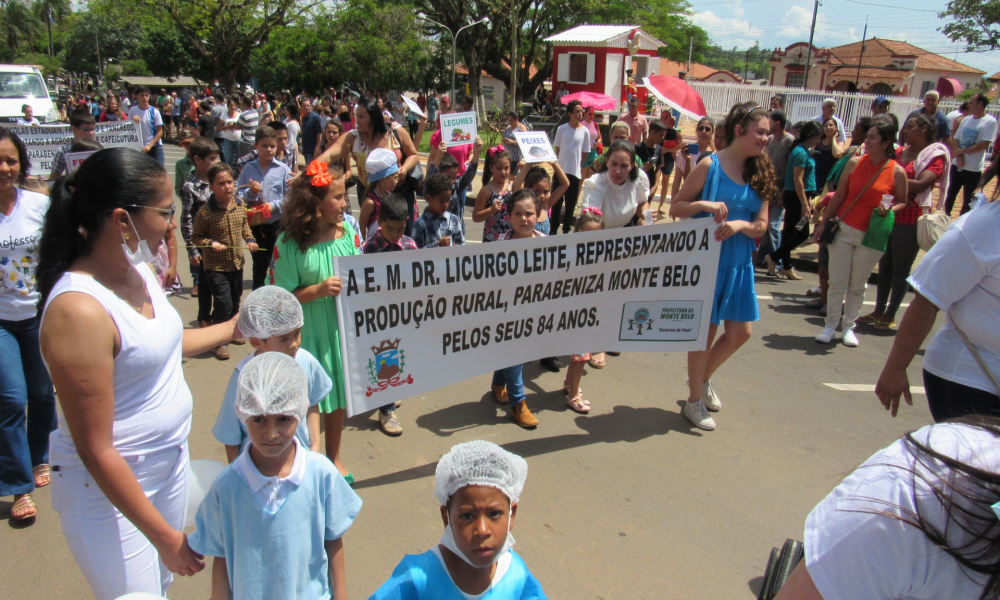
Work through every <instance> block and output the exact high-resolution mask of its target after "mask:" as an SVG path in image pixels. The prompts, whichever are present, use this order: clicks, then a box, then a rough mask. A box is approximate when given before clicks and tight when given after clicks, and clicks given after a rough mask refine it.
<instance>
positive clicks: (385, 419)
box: [378, 410, 403, 437]
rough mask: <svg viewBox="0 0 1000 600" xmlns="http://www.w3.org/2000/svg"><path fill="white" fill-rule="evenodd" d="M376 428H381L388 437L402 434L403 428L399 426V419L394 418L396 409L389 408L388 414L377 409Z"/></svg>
mask: <svg viewBox="0 0 1000 600" xmlns="http://www.w3.org/2000/svg"><path fill="white" fill-rule="evenodd" d="M378 428H379V429H381V430H382V433H384V434H386V435H388V436H390V437H396V436H399V435H403V428H402V427H400V426H399V419H397V418H396V411H394V410H390V411H389V414H385V413H383V412H382V411H379V413H378Z"/></svg>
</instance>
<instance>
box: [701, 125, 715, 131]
mask: <svg viewBox="0 0 1000 600" xmlns="http://www.w3.org/2000/svg"><path fill="white" fill-rule="evenodd" d="M698 131H701V132H703V133H712V128H711V127H709V126H707V125H702V126H701V127H699V128H698Z"/></svg>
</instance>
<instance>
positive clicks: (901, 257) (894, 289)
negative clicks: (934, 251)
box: [875, 223, 920, 321]
mask: <svg viewBox="0 0 1000 600" xmlns="http://www.w3.org/2000/svg"><path fill="white" fill-rule="evenodd" d="M919 250H920V246H918V245H917V226H916V225H902V224H900V223H896V224H895V225H894V226H893V228H892V233H891V234H890V235H889V245H888V246H887V247H886V249H885V254H883V255H882V258H881V259H879V261H878V295H877V296H876V301H875V312H877V313H879V314H883V315H885V316H887V317H889V320H890V321H891V320H893V318H894V317H895V316H896V311H897V310H899V305H900V304H901V303H902V302H903V296H905V295H906V287H907V283H906V278H907V277H909V276H910V269H911V268H913V261H914V260H916V258H917V252H918V251H919ZM886 303H888V308H886Z"/></svg>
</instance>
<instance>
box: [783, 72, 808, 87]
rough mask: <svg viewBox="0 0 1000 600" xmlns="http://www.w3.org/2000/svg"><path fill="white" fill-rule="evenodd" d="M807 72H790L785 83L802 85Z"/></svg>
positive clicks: (793, 85)
mask: <svg viewBox="0 0 1000 600" xmlns="http://www.w3.org/2000/svg"><path fill="white" fill-rule="evenodd" d="M805 77H806V75H805V73H789V74H788V79H787V80H786V81H785V85H787V86H788V87H802V84H803V83H804V82H805Z"/></svg>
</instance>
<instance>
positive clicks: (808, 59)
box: [802, 0, 819, 90]
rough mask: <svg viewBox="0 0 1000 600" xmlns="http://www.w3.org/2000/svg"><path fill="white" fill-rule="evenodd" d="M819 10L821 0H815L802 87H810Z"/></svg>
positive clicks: (805, 88)
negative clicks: (810, 70) (810, 69)
mask: <svg viewBox="0 0 1000 600" xmlns="http://www.w3.org/2000/svg"><path fill="white" fill-rule="evenodd" d="M818 12H819V0H814V4H813V20H812V26H811V27H809V48H808V49H807V50H806V76H805V78H803V80H802V89H804V90H807V89H809V63H811V62H812V49H813V37H814V36H815V35H816V13H818Z"/></svg>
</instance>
